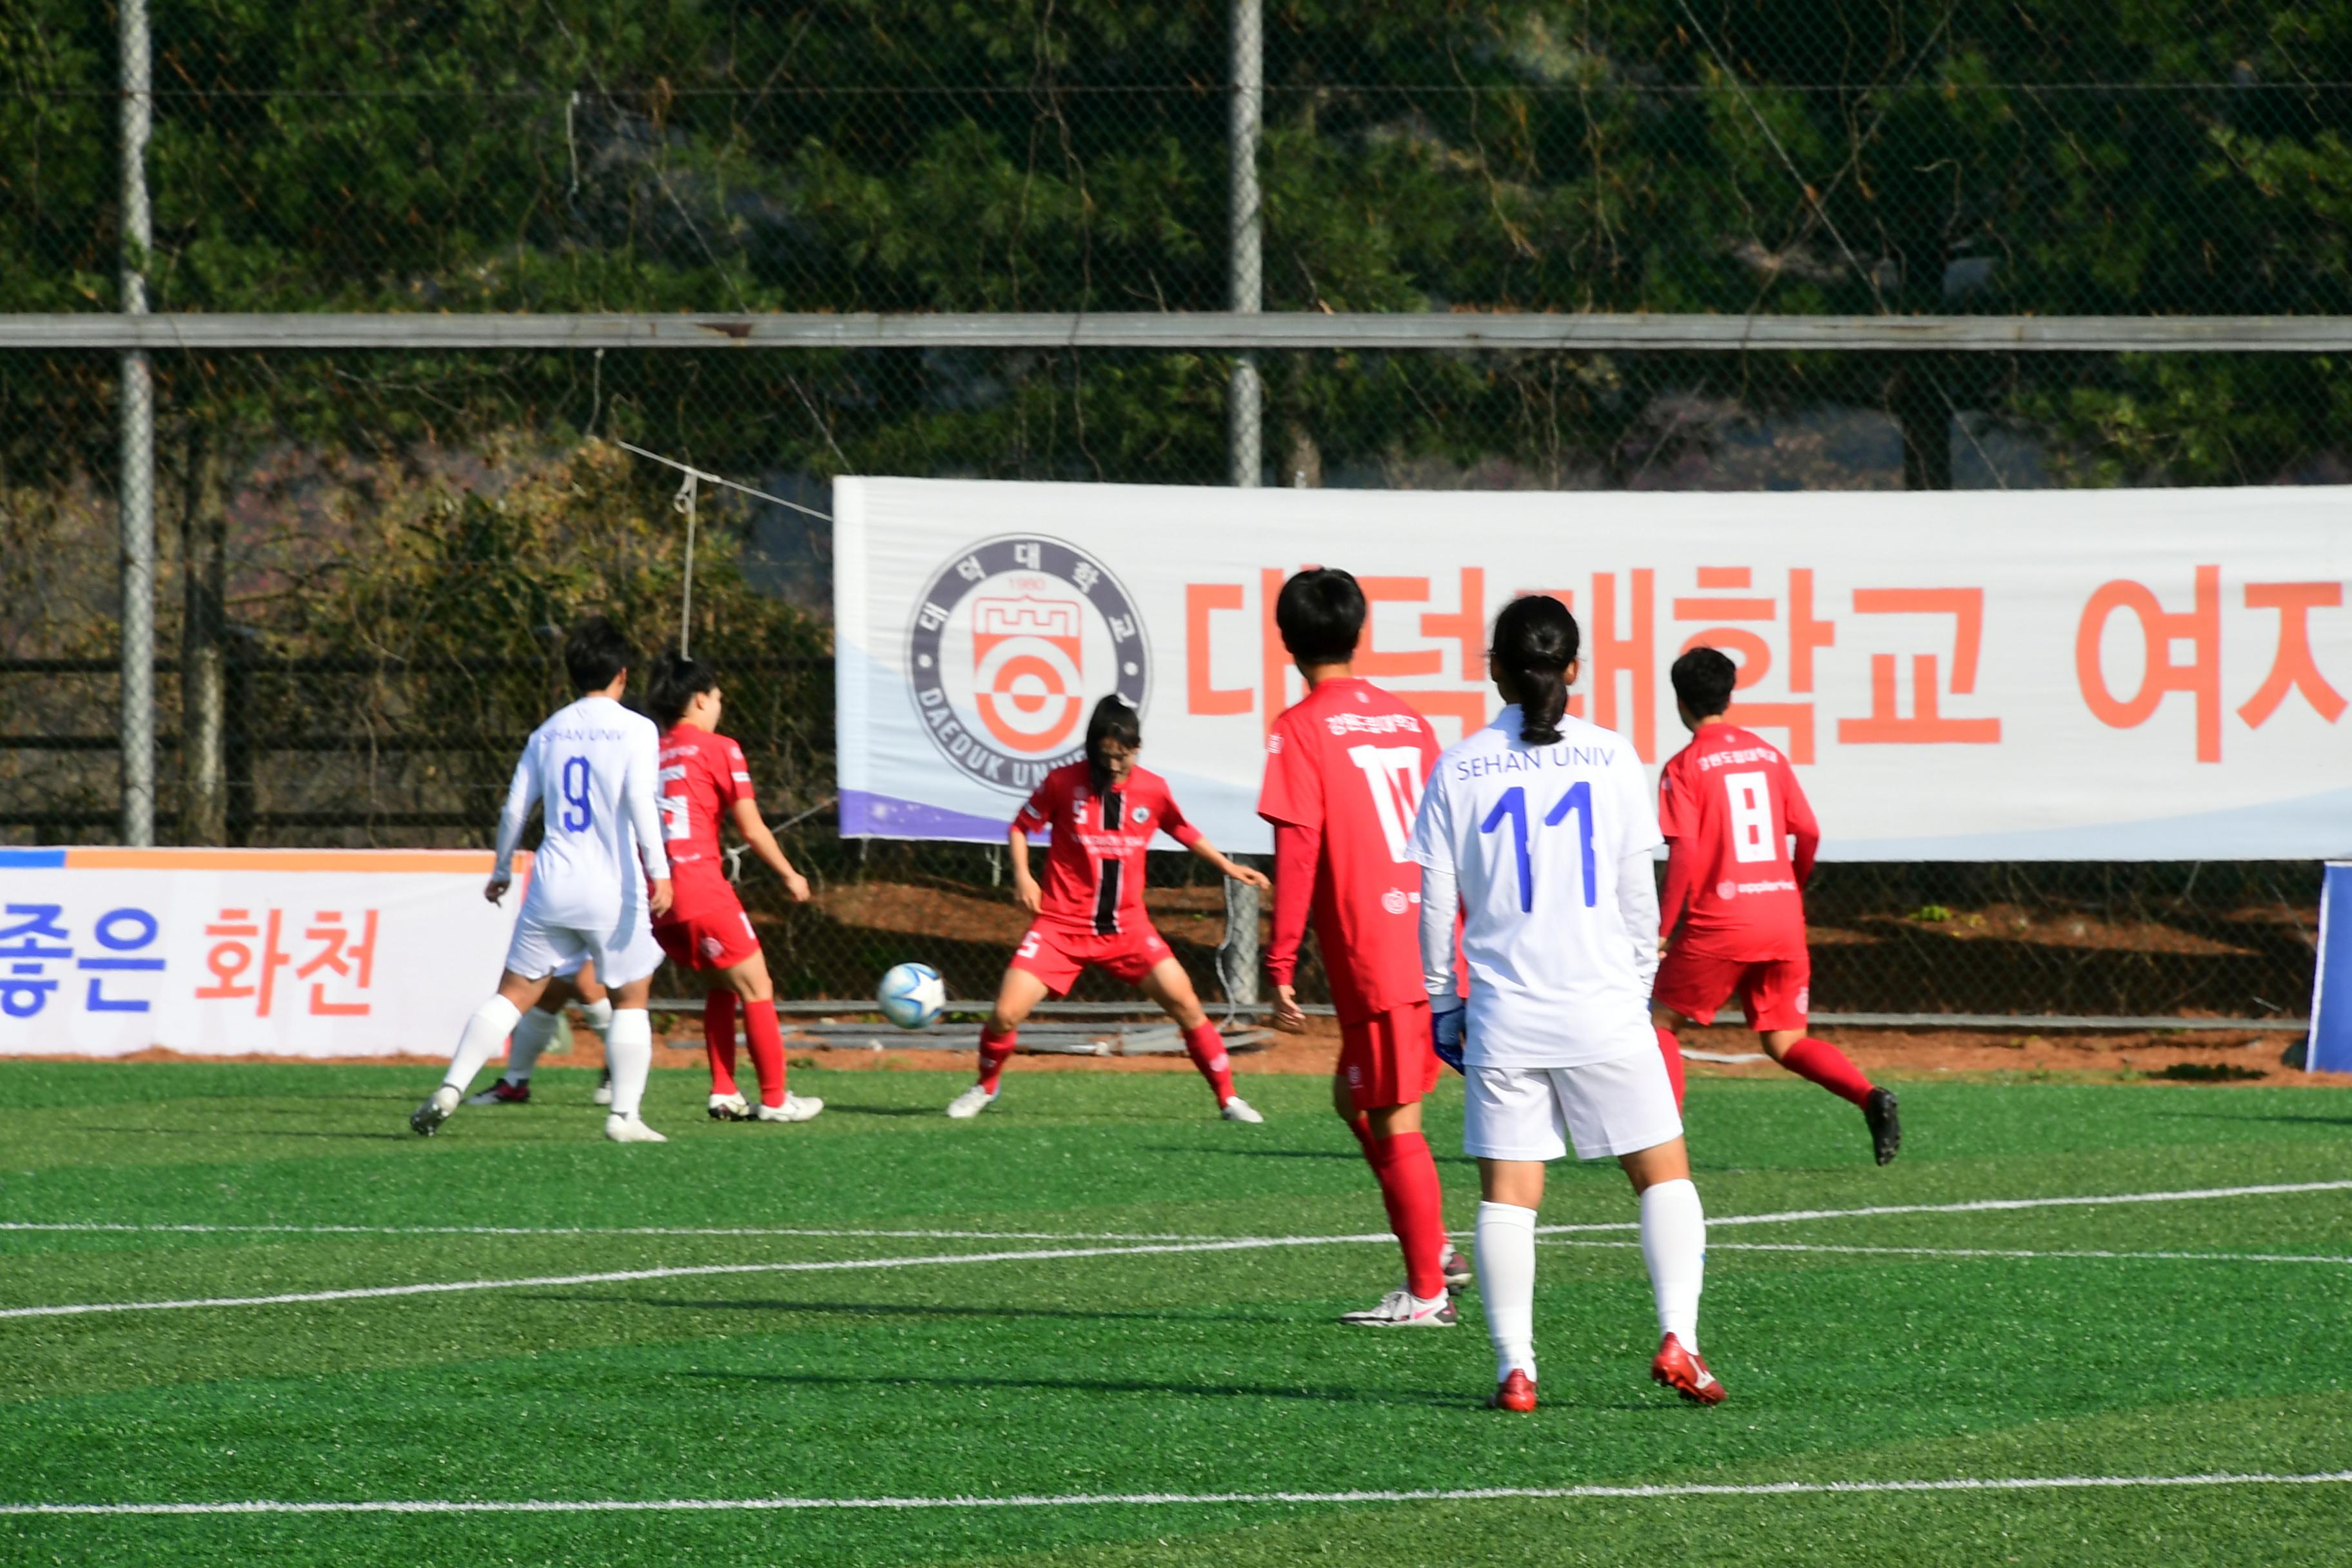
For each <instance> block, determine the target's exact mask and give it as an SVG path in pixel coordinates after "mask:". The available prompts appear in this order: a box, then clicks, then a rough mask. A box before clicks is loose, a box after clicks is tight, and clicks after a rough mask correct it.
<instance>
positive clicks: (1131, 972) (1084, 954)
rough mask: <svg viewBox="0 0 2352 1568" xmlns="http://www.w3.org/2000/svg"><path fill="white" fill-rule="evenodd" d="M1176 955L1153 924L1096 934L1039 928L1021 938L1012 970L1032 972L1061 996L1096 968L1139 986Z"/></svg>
mask: <svg viewBox="0 0 2352 1568" xmlns="http://www.w3.org/2000/svg"><path fill="white" fill-rule="evenodd" d="M1173 956H1174V955H1173V954H1172V953H1171V952H1169V951H1168V943H1167V942H1165V941H1163V940H1162V939H1161V937H1160V933H1159V932H1158V931H1154V930H1153V929H1152V928H1151V927H1150V926H1145V927H1144V928H1143V929H1142V930H1141V931H1118V932H1115V933H1114V934H1112V935H1110V936H1096V935H1093V934H1092V933H1090V932H1084V931H1055V930H1052V929H1050V928H1048V927H1046V926H1044V925H1034V926H1031V927H1030V928H1029V934H1028V935H1026V936H1024V937H1023V938H1022V939H1021V945H1020V946H1019V947H1016V948H1014V949H1013V963H1012V967H1013V968H1014V969H1025V970H1027V971H1028V972H1029V973H1032V974H1034V975H1035V976H1036V977H1037V978H1038V979H1040V980H1042V981H1044V982H1045V989H1046V990H1048V991H1050V992H1052V993H1053V994H1055V995H1056V996H1066V995H1067V994H1069V990H1070V987H1071V986H1073V985H1076V984H1077V983H1078V976H1079V975H1081V974H1083V973H1086V972H1087V968H1088V966H1090V965H1091V966H1092V967H1094V968H1096V969H1099V970H1101V971H1102V972H1103V973H1106V974H1108V975H1109V976H1110V977H1111V978H1112V979H1114V980H1124V981H1125V982H1127V984H1129V985H1133V984H1138V983H1139V982H1140V981H1141V980H1142V979H1143V977H1144V976H1145V975H1147V974H1149V973H1151V971H1152V970H1153V968H1155V967H1156V966H1157V965H1158V964H1159V963H1160V960H1161V959H1163V958H1170V957H1173Z"/></svg>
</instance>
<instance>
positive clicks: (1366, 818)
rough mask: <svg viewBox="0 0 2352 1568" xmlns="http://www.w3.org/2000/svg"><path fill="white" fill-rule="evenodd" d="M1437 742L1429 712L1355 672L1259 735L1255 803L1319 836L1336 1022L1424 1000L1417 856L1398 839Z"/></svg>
mask: <svg viewBox="0 0 2352 1568" xmlns="http://www.w3.org/2000/svg"><path fill="white" fill-rule="evenodd" d="M1438 750H1439V747H1438V744H1437V736H1436V734H1435V733H1434V732H1433V731H1432V730H1431V729H1430V727H1429V721H1428V720H1426V719H1424V718H1423V717H1422V716H1421V715H1420V714H1419V713H1416V712H1414V711H1413V710H1412V709H1411V708H1409V707H1407V706H1406V705H1405V703H1404V702H1403V701H1402V700H1401V699H1399V698H1396V697H1393V696H1391V695H1390V694H1389V693H1388V692H1386V691H1383V690H1381V689H1380V688H1379V687H1377V686H1374V685H1373V684H1372V683H1371V682H1370V681H1369V680H1359V679H1352V678H1351V679H1342V680H1327V681H1325V682H1323V683H1322V684H1321V685H1319V686H1318V687H1317V688H1315V689H1314V690H1312V691H1310V692H1308V693H1307V695H1306V696H1305V697H1304V698H1302V699H1301V700H1299V701H1298V702H1297V703H1296V704H1294V705H1293V706H1292V707H1290V708H1288V709H1286V710H1284V712H1283V714H1282V716H1281V717H1280V718H1278V719H1276V721H1274V729H1273V731H1272V732H1270V733H1269V734H1268V735H1267V736H1266V738H1265V784H1264V785H1263V786H1262V787H1261V788H1260V790H1259V792H1258V797H1257V814H1258V815H1259V816H1263V817H1265V819H1266V820H1267V821H1268V822H1272V823H1275V824H1276V825H1282V824H1289V825H1291V826H1297V827H1304V828H1308V829H1311V830H1313V831H1314V832H1316V833H1317V834H1318V835H1319V836H1320V837H1321V840H1322V850H1321V853H1320V854H1319V855H1318V858H1317V861H1316V868H1315V931H1316V941H1317V945H1318V948H1319V950H1320V951H1321V952H1322V955H1323V971H1324V973H1326V974H1328V976H1329V977H1330V980H1331V1004H1332V1007H1333V1009H1334V1010H1335V1011H1336V1012H1338V1014H1339V1021H1340V1022H1341V1023H1343V1024H1360V1023H1362V1022H1363V1021H1364V1020H1366V1019H1367V1018H1370V1017H1371V1016H1373V1015H1375V1014H1378V1013H1386V1012H1389V1011H1391V1009H1393V1008H1398V1007H1404V1006H1410V1005H1412V1004H1414V1003H1418V1002H1425V1001H1427V1000H1428V993H1427V992H1426V991H1424V990H1423V987H1422V979H1421V867H1420V866H1419V864H1417V863H1416V862H1415V861H1414V860H1413V859H1412V857H1411V856H1410V855H1408V854H1407V853H1406V850H1405V846H1406V843H1407V842H1408V841H1409V840H1410V839H1411V838H1412V819H1413V817H1414V816H1415V815H1416V814H1417V813H1418V812H1419V811H1420V809H1421V788H1422V785H1423V784H1424V783H1426V782H1427V781H1428V778H1429V770H1430V768H1431V767H1432V766H1433V765H1434V764H1435V763H1436V761H1437V753H1438ZM1269 956H1270V957H1286V956H1287V954H1278V955H1269ZM1277 978H1282V977H1281V976H1279V975H1277Z"/></svg>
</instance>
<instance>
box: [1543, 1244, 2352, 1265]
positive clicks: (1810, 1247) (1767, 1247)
mask: <svg viewBox="0 0 2352 1568" xmlns="http://www.w3.org/2000/svg"><path fill="white" fill-rule="evenodd" d="M1543 1245H1544V1246H1546V1247H1639V1246H1641V1245H1642V1244H1641V1243H1640V1242H1638V1241H1570V1240H1565V1239H1563V1240H1556V1241H1553V1240H1548V1241H1545V1242H1544V1243H1543ZM1706 1249H1707V1250H1708V1251H1709V1252H1832V1253H1852V1254H1854V1255H1856V1256H1858V1257H1869V1258H1876V1257H1887V1258H2122V1259H2125V1260H2127V1261H2159V1262H2179V1263H2332V1264H2336V1265H2338V1266H2345V1267H2352V1258H2332V1257H2327V1256H2326V1255H2323V1254H2319V1253H2311V1252H2105V1251H2099V1250H2095V1249H2091V1248H2082V1249H2073V1250H2037V1249H2030V1248H2027V1247H1832V1246H1830V1245H1828V1244H1827V1243H1822V1244H1818V1245H1817V1244H1814V1243H1810V1242H1802V1241H1710V1242H1708V1243H1707V1244H1706Z"/></svg>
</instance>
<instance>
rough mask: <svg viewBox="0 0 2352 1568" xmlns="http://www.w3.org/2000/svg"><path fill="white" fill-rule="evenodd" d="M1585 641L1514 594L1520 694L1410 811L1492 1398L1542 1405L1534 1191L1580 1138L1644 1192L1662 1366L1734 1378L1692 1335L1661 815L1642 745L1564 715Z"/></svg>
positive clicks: (1702, 1388)
mask: <svg viewBox="0 0 2352 1568" xmlns="http://www.w3.org/2000/svg"><path fill="white" fill-rule="evenodd" d="M1577 647H1578V635H1577V628H1576V619H1575V617H1574V616H1570V614H1569V613H1568V610H1567V608H1566V607H1565V606H1564V605H1561V604H1560V602H1559V600H1557V599H1551V598H1546V597H1543V596H1541V595H1532V596H1529V597H1528V598H1524V599H1518V600H1515V601H1513V602H1512V603H1511V604H1510V605H1508V606H1507V607H1506V608H1505V609H1504V611H1503V613H1502V614H1501V615H1500V616H1497V617H1496V621H1495V639H1494V644H1493V648H1492V651H1491V652H1490V653H1489V654H1488V656H1487V661H1488V669H1489V672H1490V673H1491V674H1492V676H1493V677H1494V680H1495V687H1496V690H1497V691H1499V692H1500V693H1501V694H1502V697H1503V700H1504V701H1505V702H1507V703H1508V704H1510V706H1508V707H1507V708H1505V709H1504V710H1502V712H1501V713H1500V714H1498V715H1497V716H1496V719H1495V721H1494V722H1493V723H1491V724H1489V725H1487V726H1486V728H1485V729H1483V730H1481V731H1478V732H1477V733H1476V734H1475V735H1471V736H1469V737H1467V738H1466V739H1465V740H1464V741H1463V742H1461V744H1459V745H1456V746H1453V747H1450V748H1448V749H1447V750H1446V752H1444V755H1442V756H1440V757H1439V758H1438V759H1437V766H1436V769H1435V771H1434V772H1433V773H1431V774H1430V779H1429V787H1428V789H1427V791H1426V793H1424V794H1423V796H1422V802H1421V816H1420V817H1419V818H1418V820H1416V821H1415V822H1414V824H1413V832H1412V855H1413V858H1415V859H1417V860H1419V861H1420V862H1421V864H1422V868H1423V874H1422V889H1421V953H1422V969H1423V984H1424V986H1425V987H1426V988H1427V991H1428V994H1429V996H1430V999H1431V1005H1432V1006H1433V1007H1434V1008H1435V1009H1436V1013H1435V1015H1434V1016H1433V1018H1432V1020H1431V1026H1432V1030H1433V1034H1434V1035H1435V1037H1436V1042H1437V1047H1438V1049H1439V1050H1440V1051H1441V1052H1450V1053H1456V1054H1458V1057H1459V1062H1460V1066H1461V1067H1462V1069H1463V1074H1464V1077H1465V1079H1466V1087H1465V1106H1464V1110H1463V1131H1462V1147H1463V1152H1465V1153H1467V1154H1471V1155H1474V1156H1475V1157H1476V1159H1477V1161H1478V1182H1479V1187H1480V1191H1481V1194H1482V1196H1483V1198H1484V1201H1483V1202H1481V1203H1480V1204H1479V1205H1478V1232H1477V1240H1476V1242H1475V1254H1476V1257H1477V1261H1478V1289H1479V1290H1480V1291H1481V1292H1482V1294H1483V1295H1484V1296H1485V1298H1486V1329H1487V1332H1488V1333H1489V1334H1490V1335H1491V1336H1492V1338H1493V1340H1494V1342H1495V1364H1496V1371H1495V1376H1496V1390H1495V1394H1494V1396H1493V1397H1492V1398H1491V1399H1490V1400H1489V1401H1488V1403H1489V1404H1490V1405H1494V1406H1496V1408H1498V1409H1503V1410H1521V1411H1525V1410H1533V1409H1534V1408H1535V1407H1536V1359H1535V1283H1536V1279H1535V1276H1536V1210H1537V1207H1538V1205H1540V1204H1541V1203H1542V1201H1543V1187H1544V1164H1545V1163H1546V1162H1547V1161H1550V1160H1557V1159H1559V1157H1560V1156H1561V1155H1563V1154H1565V1153H1567V1152H1568V1148H1569V1145H1570V1143H1571V1142H1572V1143H1573V1144H1574V1146H1575V1149H1576V1154H1577V1158H1579V1159H1580V1160H1597V1159H1601V1158H1602V1157H1603V1156H1607V1155H1614V1156H1615V1157H1616V1160H1617V1163H1619V1164H1620V1165H1621V1166H1622V1167H1623V1168H1624V1171H1625V1173H1626V1175H1627V1176H1629V1177H1631V1178H1632V1179H1633V1190H1634V1192H1636V1193H1637V1194H1640V1196H1641V1205H1642V1226H1641V1232H1642V1260H1643V1263H1644V1264H1646V1265H1647V1266H1648V1268H1649V1272H1650V1288H1651V1291H1652V1293H1653V1295H1654V1298H1655V1300H1656V1304H1657V1311H1658V1331H1659V1334H1660V1335H1661V1339H1660V1342H1659V1345H1658V1353H1657V1356H1656V1358H1655V1359H1654V1361H1652V1362H1651V1363H1650V1375H1651V1376H1652V1377H1653V1378H1654V1379H1656V1380H1657V1381H1658V1382H1660V1383H1662V1384H1665V1385H1666V1386H1667V1387H1669V1388H1671V1389H1673V1390H1674V1391H1675V1393H1677V1394H1681V1395H1682V1396H1683V1397H1684V1398H1685V1399H1688V1400H1692V1401H1694V1402H1696V1403H1697V1404H1701V1405H1713V1404H1716V1403H1717V1402H1718V1401H1720V1400H1721V1399H1722V1398H1723V1394H1724V1390H1723V1384H1720V1383H1718V1382H1717V1381H1716V1379H1715V1378H1714V1376H1713V1375H1712V1374H1711V1373H1708V1371H1707V1369H1706V1363H1705V1362H1703V1361H1701V1360H1700V1359H1699V1354H1698V1298H1699V1287H1700V1283H1701V1281H1702V1280H1703V1279H1704V1278H1705V1274H1706V1213H1705V1211H1704V1210H1703V1209H1701V1207H1700V1206H1699V1200H1698V1189H1697V1188H1696V1187H1695V1186H1693V1185H1692V1184H1691V1179H1690V1161H1689V1158H1688V1156H1687V1155H1686V1154H1685V1151H1684V1147H1683V1126H1682V1118H1681V1116H1680V1115H1679V1114H1678V1113H1677V1112H1676V1110H1675V1095H1674V1089H1673V1087H1672V1086H1671V1085H1670V1084H1669V1083H1668V1082H1667V1081H1666V1072H1665V1068H1664V1064H1663V1063H1661V1062H1660V1060H1659V1058H1658V1048H1657V1044H1656V1041H1655V1038H1654V1036H1653V1035H1652V1034H1651V1032H1650V1024H1649V1019H1648V1016H1647V1012H1648V1001H1649V994H1650V976H1651V973H1652V971H1653V970H1654V968H1655V967H1656V964H1657V937H1656V935H1655V932H1656V931H1657V919H1658V906H1657V893H1656V890H1655V888H1654V885H1653V884H1652V882H1651V879H1650V875H1651V874H1650V851H1651V850H1652V849H1653V848H1654V847H1656V845H1657V843H1658V829H1657V821H1656V818H1655V816H1654V815H1653V813H1652V812H1651V809H1650V790H1649V784H1648V780H1647V779H1646V778H1645V777H1644V775H1643V772H1642V763H1641V760H1640V759H1639V758H1638V757H1636V756H1635V755H1634V754H1633V746H1632V745H1631V744H1630V743H1629V742H1626V741H1625V739H1624V738H1623V737H1622V736H1619V735H1616V734H1612V733H1611V732H1610V731H1606V730H1603V729H1601V728H1600V727H1599V726H1597V725H1593V724H1588V723H1586V722H1585V721H1583V720H1581V719H1572V718H1570V717H1568V716H1567V713H1566V710H1567V706H1568V689H1569V687H1570V685H1572V684H1573V683H1574V682H1575V679H1576V675H1577ZM1457 907H1459V908H1460V909H1462V910H1465V911H1466V913H1467V916H1468V919H1467V921H1466V924H1465V927H1464V929H1463V932H1462V951H1463V953H1464V955H1465V957H1466V958H1467V959H1468V961H1469V965H1470V998H1469V1004H1468V1005H1467V1006H1466V1007H1465V1005H1463V1002H1462V999H1461V998H1460V997H1459V996H1457V995H1456V994H1454V913H1455V910H1456V908H1457Z"/></svg>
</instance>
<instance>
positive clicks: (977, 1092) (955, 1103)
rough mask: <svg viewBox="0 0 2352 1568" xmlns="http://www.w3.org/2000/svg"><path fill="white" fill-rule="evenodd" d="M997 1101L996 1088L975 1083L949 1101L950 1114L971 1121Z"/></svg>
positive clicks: (960, 1119) (961, 1119)
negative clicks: (985, 1087) (987, 1087)
mask: <svg viewBox="0 0 2352 1568" xmlns="http://www.w3.org/2000/svg"><path fill="white" fill-rule="evenodd" d="M995 1103H996V1090H994V1089H982V1088H981V1087H980V1085H978V1084H973V1085H972V1086H971V1088H970V1089H965V1090H964V1091H963V1092H962V1093H961V1094H959V1095H957V1096H956V1097H955V1098H954V1099H953V1100H949V1101H948V1114H949V1115H950V1116H951V1117H953V1118H955V1119H956V1120H957V1121H971V1119H972V1118H973V1117H975V1116H978V1115H979V1114H980V1113H981V1112H982V1111H983V1110H987V1109H988V1108H989V1107H990V1106H992V1105H994V1104H995Z"/></svg>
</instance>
